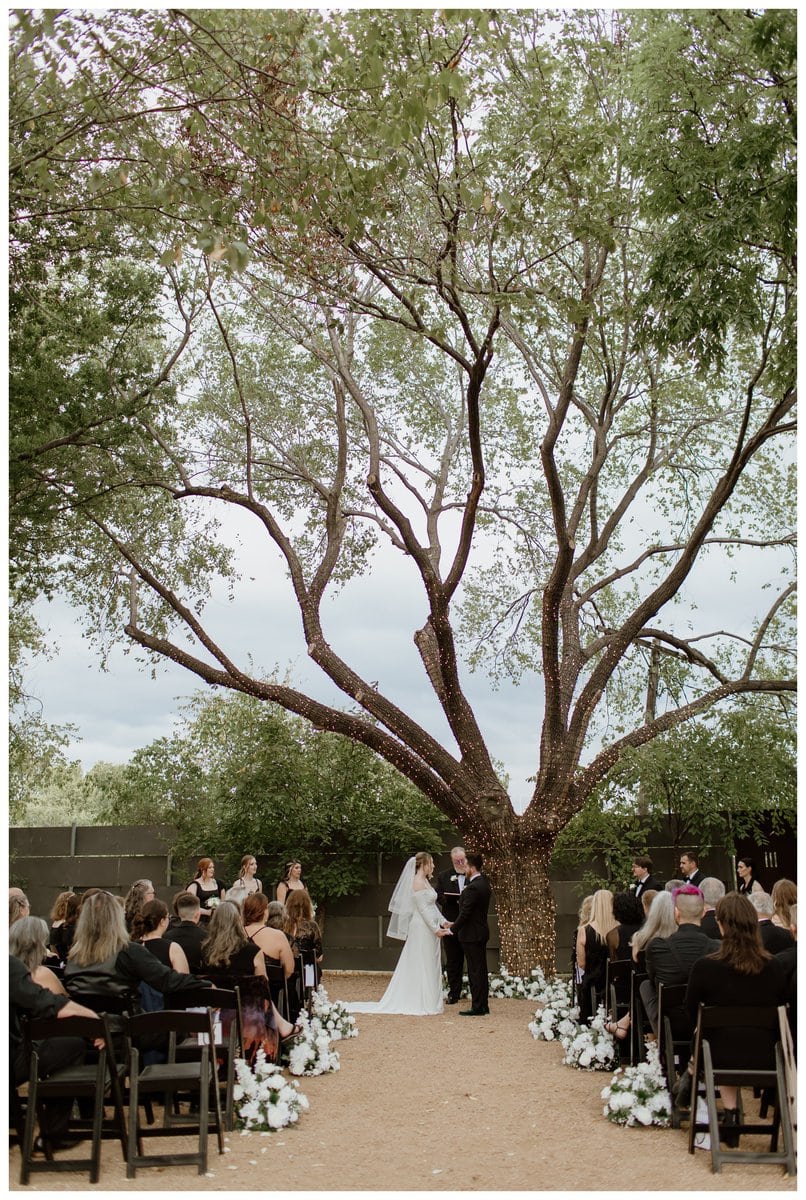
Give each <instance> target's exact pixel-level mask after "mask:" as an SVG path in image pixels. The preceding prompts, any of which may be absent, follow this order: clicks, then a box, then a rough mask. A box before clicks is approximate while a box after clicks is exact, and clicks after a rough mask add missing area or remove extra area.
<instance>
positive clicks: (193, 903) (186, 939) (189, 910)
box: [163, 892, 208, 974]
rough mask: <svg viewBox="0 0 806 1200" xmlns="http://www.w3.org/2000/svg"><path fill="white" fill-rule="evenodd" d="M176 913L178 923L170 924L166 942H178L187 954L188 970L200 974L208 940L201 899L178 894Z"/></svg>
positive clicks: (189, 893) (191, 895)
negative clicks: (201, 918)
mask: <svg viewBox="0 0 806 1200" xmlns="http://www.w3.org/2000/svg"><path fill="white" fill-rule="evenodd" d="M173 908H174V912H175V913H176V915H177V917H178V921H177V922H175V923H174V924H169V925H168V928H167V929H166V931H165V933H164V935H163V936H164V937H165V939H166V941H169V942H176V944H177V945H178V946H181V947H182V949H183V950H184V952H185V957H186V959H187V962H188V969H189V970H191V971H193V972H194V974H198V973H199V971H200V970H201V965H202V946H203V945H204V943H205V941H206V940H207V933H208V930H207V928H206V926H205V927H204V928H202V926H201V924H200V920H199V918H200V916H201V908H200V906H199V898H198V896H195V895H194V894H193V892H177V894H176V895H175V896H174V898H173Z"/></svg>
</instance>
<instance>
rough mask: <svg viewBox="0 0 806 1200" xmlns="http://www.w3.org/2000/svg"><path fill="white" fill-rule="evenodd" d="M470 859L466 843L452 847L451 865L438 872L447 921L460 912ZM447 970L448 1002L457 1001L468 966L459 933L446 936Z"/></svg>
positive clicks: (441, 904) (438, 888) (439, 901)
mask: <svg viewBox="0 0 806 1200" xmlns="http://www.w3.org/2000/svg"><path fill="white" fill-rule="evenodd" d="M466 872H467V860H466V858H465V849H464V846H454V848H453V849H452V850H451V865H450V867H448V869H447V870H446V871H440V873H439V875H437V881H436V892H437V905H438V906H439V910H440V912H441V913H442V915H443V917H444V918H445V920H446V921H455V920H456V918H457V917H458V916H459V901H460V899H461V896H462V890H463V888H464V886H465V879H466ZM442 948H443V950H444V951H445V971H446V974H447V976H448V998H447V1000H446V1001H445V1003H446V1004H458V1003H459V997H460V995H461V994H462V976H463V974H464V968H465V952H464V948H463V946H462V943H461V942H460V941H459V939H458V938H456V937H444V938H443V939H442Z"/></svg>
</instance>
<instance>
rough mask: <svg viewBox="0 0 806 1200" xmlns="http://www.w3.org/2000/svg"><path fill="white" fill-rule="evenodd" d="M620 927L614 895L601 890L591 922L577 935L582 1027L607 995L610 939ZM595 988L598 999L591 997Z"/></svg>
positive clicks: (592, 910)
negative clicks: (610, 934)
mask: <svg viewBox="0 0 806 1200" xmlns="http://www.w3.org/2000/svg"><path fill="white" fill-rule="evenodd" d="M617 924H618V922H617V921H616V918H615V917H614V916H613V893H612V892H609V891H608V890H607V889H606V888H600V889H599V891H597V892H594V893H593V904H592V905H591V917H590V920H589V921H588V922H587V924H586V925H583V926H581V928H580V929H579V930H578V931H577V965H578V966H579V968H580V972H581V980H580V984H579V989H578V992H577V995H578V997H579V1020H580V1024H583V1025H584V1024H585V1022H586V1021H588V1020H590V1018H591V1017H592V1016H593V1015H594V1012H595V1006H596V1004H597V1003H598V1001H599V999H600V997H601V994H602V992H603V991H604V984H605V970H606V966H607V959H608V953H607V935H608V934H609V933H610V931H611V929H615V927H616V925H617ZM591 988H593V989H595V995H594V996H591Z"/></svg>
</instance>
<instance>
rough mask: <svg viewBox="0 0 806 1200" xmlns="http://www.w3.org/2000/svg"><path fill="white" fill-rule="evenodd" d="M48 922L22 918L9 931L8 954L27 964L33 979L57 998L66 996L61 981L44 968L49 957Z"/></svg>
mask: <svg viewBox="0 0 806 1200" xmlns="http://www.w3.org/2000/svg"><path fill="white" fill-rule="evenodd" d="M49 933H50V931H49V930H48V926H47V922H46V921H43V920H42V918H41V917H20V919H19V920H18V921H15V922H14V924H13V925H12V926H11V928H10V929H9V931H8V952H9V954H13V955H14V957H15V958H18V959H19V960H20V962H23V963H25V965H26V967H27V968H28V970H29V971H30V972H31V979H32V980H33V981H34V983H38V984H39V986H40V987H43V988H47V989H48V991H49V992H53V993H54V995H56V996H66V995H67V992H66V991H65V990H64V988H63V986H62V983H61V980H60V979H58V978H57V977H56V976H55V975H54V974H53V972H52V971H51V969H50V967H46V966H44V965H43V964H44V962H45V959H46V958H47V955H48V937H49Z"/></svg>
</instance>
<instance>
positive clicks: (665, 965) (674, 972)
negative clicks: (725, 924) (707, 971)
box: [646, 924, 719, 983]
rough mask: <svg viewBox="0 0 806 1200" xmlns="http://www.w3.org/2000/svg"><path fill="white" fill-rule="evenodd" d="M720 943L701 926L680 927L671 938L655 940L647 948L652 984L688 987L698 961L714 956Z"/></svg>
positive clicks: (647, 962) (648, 972)
mask: <svg viewBox="0 0 806 1200" xmlns="http://www.w3.org/2000/svg"><path fill="white" fill-rule="evenodd" d="M718 949H719V942H715V941H714V939H713V938H709V937H708V935H707V934H705V933H703V931H702V930H701V929H700V927H699V925H690V924H686V925H681V926H680V927H679V929H677V931H676V932H675V933H673V934H672V936H671V937H667V938H653V939H652V941H651V942H650V943H649V945H648V946H647V948H646V969H647V974H648V975H649V978H650V980H651V981H652V983H688V977H689V975H690V974H691V968H692V967H693V966H694V964H695V962H696V961H697V959H698V958H703V956H704V955H706V954H713V953H715V951H717V950H718Z"/></svg>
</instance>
